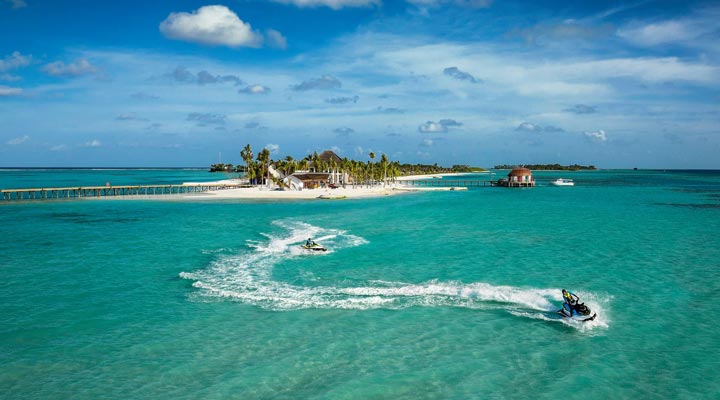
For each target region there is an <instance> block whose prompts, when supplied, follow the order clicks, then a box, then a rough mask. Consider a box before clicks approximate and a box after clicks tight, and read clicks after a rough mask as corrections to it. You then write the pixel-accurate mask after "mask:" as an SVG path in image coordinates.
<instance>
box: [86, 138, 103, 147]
mask: <svg viewBox="0 0 720 400" xmlns="http://www.w3.org/2000/svg"><path fill="white" fill-rule="evenodd" d="M100 146H102V143H100V141H99V140H97V139H93V140H91V141H89V142H85V144H83V147H100Z"/></svg>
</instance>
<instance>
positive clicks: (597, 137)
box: [584, 129, 607, 143]
mask: <svg viewBox="0 0 720 400" xmlns="http://www.w3.org/2000/svg"><path fill="white" fill-rule="evenodd" d="M584 135H585V137H587V138H588V139H590V140H593V141H596V142H600V143H603V142H605V141H606V140H607V135H605V131H604V130H602V129H600V130H598V131H596V132H584Z"/></svg>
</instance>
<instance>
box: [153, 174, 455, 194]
mask: <svg viewBox="0 0 720 400" xmlns="http://www.w3.org/2000/svg"><path fill="white" fill-rule="evenodd" d="M467 174H468V173H450V174H434V175H410V176H404V177H400V178H397V181H399V182H395V183H392V184H386V185H382V184H379V185H375V186H365V185H358V186H352V185H347V186H346V187H339V188H337V189H330V188H322V189H303V190H274V189H272V188H268V187H264V186H253V187H243V188H233V189H223V190H214V191H209V192H202V193H191V194H182V195H178V196H173V197H175V198H178V199H182V200H233V199H244V200H301V199H304V200H311V199H323V200H340V199H357V198H368V197H382V196H392V195H398V194H406V193H410V192H428V191H450V190H467V188H464V187H412V186H405V185H403V184H402V181H408V180H420V179H433V178H441V177H443V176H460V175H467ZM238 183H240V180H238V179H225V180H220V181H215V182H192V183H190V182H186V183H184V184H185V185H197V184H205V185H208V184H210V185H212V184H238ZM161 198H165V199H167V198H168V196H161Z"/></svg>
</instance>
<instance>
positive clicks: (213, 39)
mask: <svg viewBox="0 0 720 400" xmlns="http://www.w3.org/2000/svg"><path fill="white" fill-rule="evenodd" d="M160 32H162V34H163V35H165V37H167V38H168V39H174V40H182V41H186V42H193V43H200V44H203V45H208V46H227V47H260V45H261V44H262V35H261V34H259V33H257V32H255V31H253V29H252V27H251V26H250V24H248V23H245V22H243V21H242V20H241V19H240V18H239V17H238V16H237V14H235V13H234V12H233V11H232V10H230V9H229V8H227V7H225V6H221V5H213V6H204V7H200V8H198V9H197V10H195V11H193V12H192V13H186V12H178V13H171V14H170V15H169V16H168V17H167V18H166V19H165V20H164V21H163V22H161V23H160Z"/></svg>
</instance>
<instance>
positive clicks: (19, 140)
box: [5, 135, 30, 146]
mask: <svg viewBox="0 0 720 400" xmlns="http://www.w3.org/2000/svg"><path fill="white" fill-rule="evenodd" d="M28 140H30V136H28V135H24V136H20V137H16V138H15V139H10V140H8V141H7V142H5V144H9V145H10V146H17V145H19V144H23V143H25V142H27V141H28Z"/></svg>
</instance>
